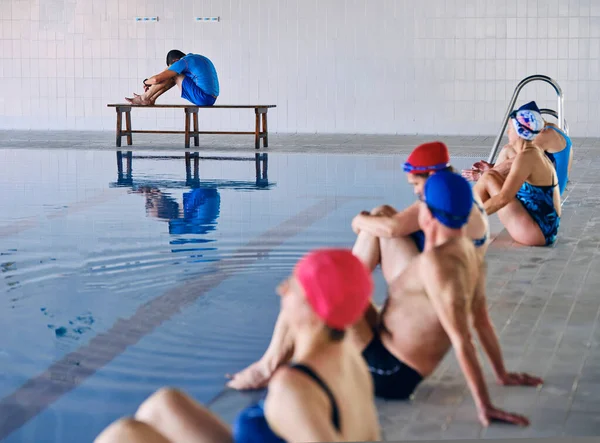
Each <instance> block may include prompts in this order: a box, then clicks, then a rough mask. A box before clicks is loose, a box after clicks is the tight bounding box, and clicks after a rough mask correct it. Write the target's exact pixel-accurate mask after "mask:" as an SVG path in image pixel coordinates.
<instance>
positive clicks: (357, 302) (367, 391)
mask: <svg viewBox="0 0 600 443" xmlns="http://www.w3.org/2000/svg"><path fill="white" fill-rule="evenodd" d="M372 291H373V281H372V279H371V274H370V272H369V271H368V269H367V268H366V267H365V266H364V265H363V264H362V263H361V262H360V260H359V259H358V258H356V257H355V256H354V255H352V252H351V251H349V250H344V249H324V250H317V251H314V252H312V253H310V254H308V255H307V256H305V257H304V258H303V259H302V260H301V261H300V262H299V263H298V264H297V266H296V268H295V269H294V272H293V275H292V276H291V277H290V278H288V279H287V280H286V281H284V282H283V283H282V284H281V285H280V286H279V288H278V293H279V295H280V296H281V315H282V316H284V317H286V320H287V321H288V323H289V325H290V327H291V328H293V333H294V334H293V335H294V339H293V340H294V354H293V357H292V360H291V361H292V364H290V365H285V366H282V367H281V368H280V369H278V370H277V372H276V373H275V375H274V376H273V378H272V379H271V381H270V382H269V385H268V393H267V395H266V398H265V399H264V400H263V401H261V402H259V403H258V404H256V405H253V406H251V407H249V408H246V409H244V410H243V411H242V412H241V413H240V414H239V415H238V417H237V419H236V420H235V423H234V426H233V430H231V429H229V427H228V426H227V425H226V424H225V423H224V422H222V421H221V420H220V419H219V418H218V417H216V416H215V415H213V414H212V413H211V412H210V411H209V410H208V409H206V408H204V407H203V406H201V405H200V404H198V403H197V402H196V401H195V400H193V399H192V398H190V397H189V396H187V395H186V394H184V393H182V392H179V391H177V390H174V389H161V390H159V391H158V392H157V393H155V394H154V395H152V396H151V397H150V398H149V399H147V400H146V401H145V402H144V403H143V404H142V405H141V406H140V407H139V409H138V410H137V412H136V414H135V418H131V419H121V420H119V421H117V422H115V423H113V424H112V425H110V426H109V427H108V428H107V429H106V430H104V431H103V432H102V433H101V434H100V435H99V436H98V438H97V439H96V442H97V443H112V442H120V443H124V442H130V443H137V442H140V443H141V442H144V443H169V442H172V443H175V442H177V443H179V442H182V443H183V442H185V443H228V442H229V443H233V442H235V443H259V442H260V443H285V442H288V441H312V442H332V441H379V440H380V439H381V436H380V429H379V422H378V417H377V411H376V409H375V401H374V387H373V381H372V378H371V375H370V373H369V369H368V367H367V365H366V363H365V361H364V359H363V357H362V356H361V354H360V351H359V350H358V348H357V347H356V346H355V345H354V344H353V343H351V342H349V341H347V340H344V332H345V330H346V329H347V328H348V327H350V326H351V325H353V324H354V323H355V322H357V321H358V320H359V319H360V318H361V317H362V316H363V315H364V313H365V311H366V309H367V307H368V306H369V303H370V298H371V295H372Z"/></svg>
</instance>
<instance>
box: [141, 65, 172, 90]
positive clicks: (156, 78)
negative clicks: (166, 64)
mask: <svg viewBox="0 0 600 443" xmlns="http://www.w3.org/2000/svg"><path fill="white" fill-rule="evenodd" d="M176 76H177V72H175V71H172V70H171V69H165V70H164V71H163V72H161V73H160V74H156V75H153V76H152V77H150V78H148V79H147V80H146V81H145V82H144V84H145V85H150V86H152V85H156V84H158V83H162V82H164V81H167V80H169V79H170V78H173V77H176Z"/></svg>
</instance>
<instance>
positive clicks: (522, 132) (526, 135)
mask: <svg viewBox="0 0 600 443" xmlns="http://www.w3.org/2000/svg"><path fill="white" fill-rule="evenodd" d="M510 120H511V122H512V125H513V127H514V128H515V131H516V132H517V134H518V136H519V137H521V138H523V139H525V140H529V141H531V140H533V139H534V138H535V137H536V136H537V135H538V134H539V133H540V132H542V130H543V129H544V126H545V125H546V122H545V121H544V117H542V113H541V112H540V108H538V106H537V104H536V102H529V103H525V104H524V105H523V106H521V107H520V108H519V109H517V110H516V111H513V112H511V114H510Z"/></svg>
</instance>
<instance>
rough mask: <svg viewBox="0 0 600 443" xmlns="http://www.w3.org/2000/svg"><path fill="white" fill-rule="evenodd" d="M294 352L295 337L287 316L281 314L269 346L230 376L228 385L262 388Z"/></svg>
mask: <svg viewBox="0 0 600 443" xmlns="http://www.w3.org/2000/svg"><path fill="white" fill-rule="evenodd" d="M293 352H294V338H293V335H292V331H291V330H290V328H289V327H288V325H287V320H286V318H285V316H283V315H281V314H280V315H279V317H278V318H277V322H276V323H275V328H274V329H273V336H272V337H271V342H270V343H269V347H268V348H267V350H266V351H265V353H264V354H263V356H262V357H261V358H260V360H258V361H256V362H254V363H252V364H251V365H250V366H248V367H247V368H245V369H243V370H241V371H240V372H238V373H237V374H234V375H232V376H230V378H231V380H230V381H229V382H228V383H227V386H228V387H230V388H233V389H239V390H245V389H262V388H264V387H266V386H267V384H268V383H269V380H270V379H271V376H272V375H273V374H274V373H275V370H276V369H277V368H278V367H280V366H281V365H283V364H285V363H287V362H288V361H289V360H290V359H291V357H292V354H293Z"/></svg>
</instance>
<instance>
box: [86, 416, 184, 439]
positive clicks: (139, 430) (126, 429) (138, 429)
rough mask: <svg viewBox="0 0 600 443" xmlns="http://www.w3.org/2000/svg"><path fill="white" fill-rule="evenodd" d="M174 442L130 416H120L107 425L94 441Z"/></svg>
mask: <svg viewBox="0 0 600 443" xmlns="http://www.w3.org/2000/svg"><path fill="white" fill-rule="evenodd" d="M122 442H127V443H174V442H175V440H173V441H171V440H167V439H166V438H165V437H164V436H163V435H161V434H160V433H159V432H158V431H157V430H156V429H154V428H153V427H152V426H150V425H148V424H146V423H142V422H140V421H137V420H134V419H131V418H122V419H120V420H117V421H116V422H114V423H112V424H111V425H109V426H108V427H107V428H106V429H105V430H104V431H102V432H101V433H100V435H98V436H97V437H96V439H95V440H94V443H122Z"/></svg>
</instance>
